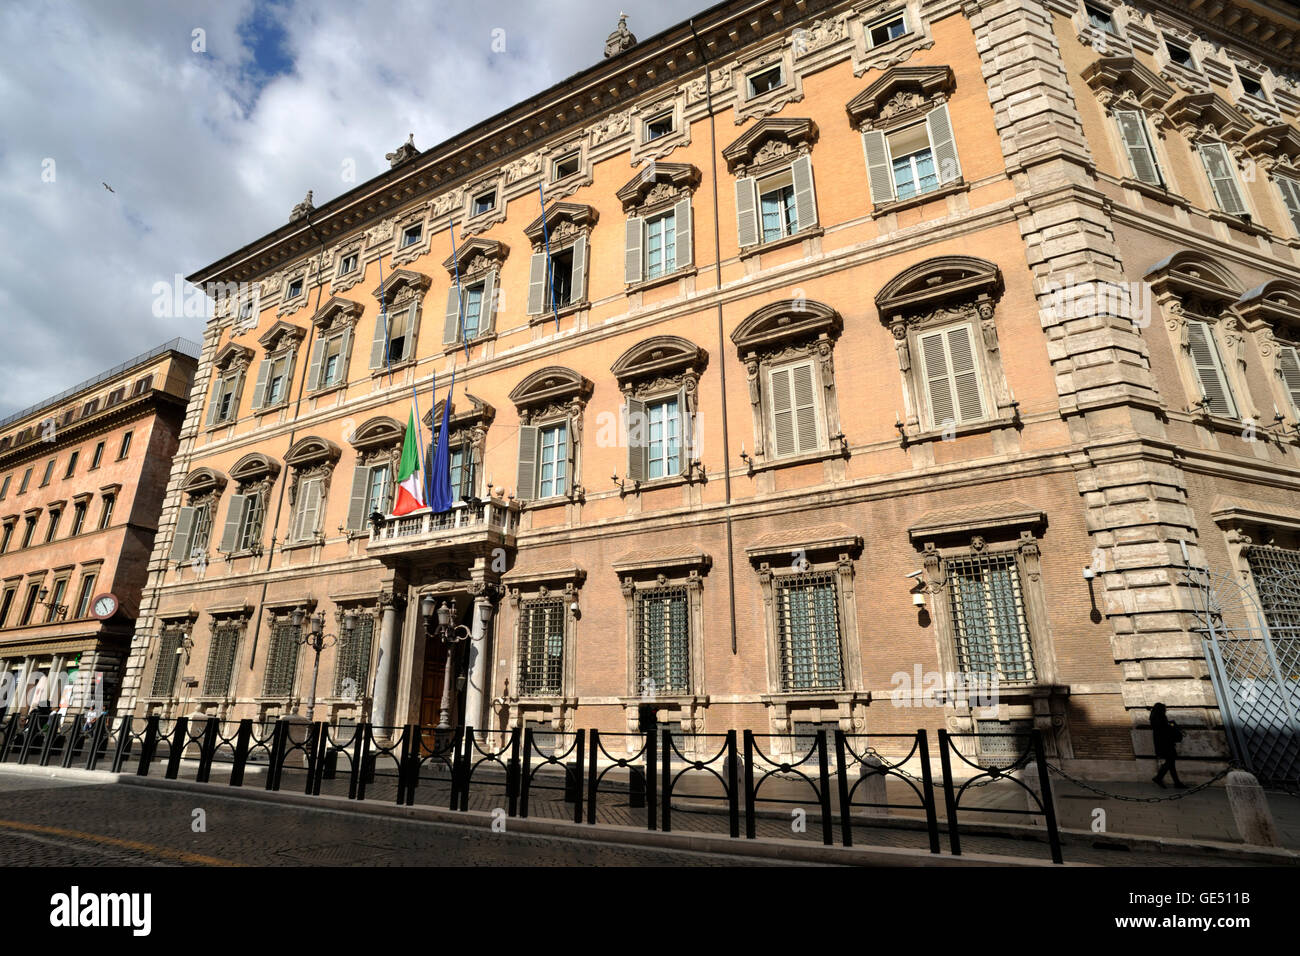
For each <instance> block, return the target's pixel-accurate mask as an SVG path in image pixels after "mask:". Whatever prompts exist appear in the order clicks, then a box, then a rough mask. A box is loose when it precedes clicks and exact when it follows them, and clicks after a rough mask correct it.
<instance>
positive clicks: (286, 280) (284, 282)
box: [275, 259, 313, 318]
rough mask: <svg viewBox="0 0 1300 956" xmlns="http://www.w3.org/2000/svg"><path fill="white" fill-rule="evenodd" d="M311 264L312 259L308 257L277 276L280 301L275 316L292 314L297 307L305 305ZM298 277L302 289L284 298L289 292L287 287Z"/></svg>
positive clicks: (310, 285) (310, 282) (308, 297)
mask: <svg viewBox="0 0 1300 956" xmlns="http://www.w3.org/2000/svg"><path fill="white" fill-rule="evenodd" d="M312 265H313V260H312V259H308V260H306V261H305V262H300V263H298V264H297V265H295V266H292V267H290V268H288V269H286V270H285V271H284V272H283V273H282V274H281V275H280V276H279V280H280V287H279V289H278V290H277V291H278V294H279V297H280V302H279V305H278V306H277V307H276V310H275V314H276V317H277V318H283V317H284V316H286V315H293V313H295V312H297V311H298V310H299V309H302V308H305V307H306V306H307V302H308V300H309V299H310V298H311V288H312V278H311V275H312ZM299 279H301V280H302V291H301V292H299V293H298V294H297V295H296V296H294V297H293V298H292V299H286V298H285V296H286V295H288V293H289V287H290V286H291V285H293V283H294V282H296V281H297V280H299Z"/></svg>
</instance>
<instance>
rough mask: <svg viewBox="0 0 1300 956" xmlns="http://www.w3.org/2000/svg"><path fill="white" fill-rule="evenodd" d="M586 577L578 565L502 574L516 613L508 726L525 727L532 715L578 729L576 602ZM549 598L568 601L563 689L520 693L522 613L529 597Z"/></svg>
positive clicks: (566, 729) (562, 727)
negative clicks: (551, 693) (532, 694)
mask: <svg viewBox="0 0 1300 956" xmlns="http://www.w3.org/2000/svg"><path fill="white" fill-rule="evenodd" d="M586 580H587V572H586V571H585V570H583V569H582V568H581V567H578V566H577V565H568V566H556V567H548V568H538V569H536V570H527V569H522V570H514V571H509V572H507V573H506V574H505V575H504V576H503V578H502V582H503V584H504V585H505V588H506V596H507V598H508V599H509V605H510V609H511V611H512V612H513V614H514V621H512V622H511V623H510V625H509V627H510V631H509V633H510V634H512V635H513V638H514V639H513V646H512V648H511V652H510V663H509V668H510V670H509V671H508V672H507V674H506V681H508V682H509V684H510V686H511V687H512V688H514V690H513V692H510V693H506V694H504V695H503V696H504V697H505V702H506V706H507V709H508V714H509V723H508V728H509V729H513V728H515V727H523V726H524V724H525V722H526V719H527V718H528V717H529V716H537V717H541V718H544V719H545V718H549V719H550V721H551V726H552V727H553V728H554V729H555V731H556V732H557V733H566V734H567V733H572V732H573V730H574V729H575V728H574V711H575V710H576V708H577V706H578V696H577V693H576V686H577V647H578V624H579V622H580V620H581V618H582V612H581V610H580V609H579V610H578V611H576V612H575V611H574V610H573V606H574V605H575V604H576V603H577V602H578V601H579V598H580V596H581V593H582V586H583V584H584V582H585V581H586ZM549 598H560V599H561V600H563V602H564V605H565V608H564V649H563V651H562V652H561V653H562V658H563V663H562V665H561V668H562V676H561V681H560V687H561V693H560V694H559V695H558V696H549V697H520V696H519V695H518V688H517V687H514V684H515V682H516V681H517V680H518V676H519V642H520V636H521V635H520V631H521V625H522V623H523V613H524V610H525V609H526V607H527V605H528V603H529V602H530V601H536V600H545V599H549Z"/></svg>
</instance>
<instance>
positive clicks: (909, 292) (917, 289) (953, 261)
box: [876, 256, 1003, 325]
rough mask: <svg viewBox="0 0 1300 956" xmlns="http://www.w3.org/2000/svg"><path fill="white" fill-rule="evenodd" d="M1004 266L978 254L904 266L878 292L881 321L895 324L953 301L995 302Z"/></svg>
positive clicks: (877, 298)
mask: <svg viewBox="0 0 1300 956" xmlns="http://www.w3.org/2000/svg"><path fill="white" fill-rule="evenodd" d="M1002 288H1003V285H1002V270H1001V269H999V268H998V267H997V265H996V264H995V263H992V262H989V261H988V260H987V259H979V258H976V257H975V256H939V257H936V258H934V259H926V260H925V261H924V262H918V263H917V264H916V265H914V266H911V267H909V268H907V269H904V270H903V271H902V272H900V273H899V274H898V275H896V276H894V278H892V279H890V280H889V281H888V282H886V283H885V285H884V286H883V287H882V288H881V290H880V292H878V293H877V294H876V309H877V310H878V311H879V312H880V321H881V322H883V323H885V324H886V325H892V324H894V323H895V322H897V321H899V320H905V319H907V318H909V317H911V316H915V315H918V314H922V313H928V312H932V311H934V310H935V309H938V308H942V307H944V306H948V305H951V304H953V303H961V302H967V303H976V304H979V303H981V302H984V303H988V304H990V305H991V304H992V303H993V302H994V301H995V300H996V299H997V298H998V297H999V296H1000V295H1001V294H1002Z"/></svg>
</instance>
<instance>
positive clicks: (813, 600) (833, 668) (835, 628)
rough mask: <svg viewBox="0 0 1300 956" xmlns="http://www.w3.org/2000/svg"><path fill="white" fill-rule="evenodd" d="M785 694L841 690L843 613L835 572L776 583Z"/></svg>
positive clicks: (782, 684) (803, 576) (821, 572)
mask: <svg viewBox="0 0 1300 956" xmlns="http://www.w3.org/2000/svg"><path fill="white" fill-rule="evenodd" d="M774 584H775V589H776V618H777V637H778V641H779V648H780V654H781V689H782V690H796V691H797V690H841V689H843V687H844V669H843V666H842V665H841V660H840V609H839V600H838V595H837V594H836V588H835V577H834V572H833V571H813V572H808V573H805V574H790V575H785V576H783V577H780V578H777V579H776V581H775V582H774Z"/></svg>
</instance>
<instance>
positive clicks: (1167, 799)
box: [1047, 762, 1241, 803]
mask: <svg viewBox="0 0 1300 956" xmlns="http://www.w3.org/2000/svg"><path fill="white" fill-rule="evenodd" d="M1047 769H1048V770H1050V771H1052V773H1054V774H1056V775H1057V776H1060V777H1064V778H1065V779H1066V780H1068V781H1070V783H1072V784H1074V785H1075V786H1076V787H1082V788H1083V789H1084V790H1087V791H1088V792H1089V793H1095V794H1096V795H1097V796H1099V797H1107V798H1109V799H1111V800H1122V801H1123V802H1125V803H1172V802H1173V801H1174V800H1182V799H1184V798H1185V797H1190V796H1191V795H1192V794H1194V793H1200V792H1201V791H1202V790H1205V789H1206V788H1208V787H1212V786H1214V784H1216V783H1218V782H1219V781H1220V780H1222V779H1223V778H1224V777H1226V776H1227V775H1228V774H1229V773H1231V772H1232V771H1233V770H1240V769H1241V768H1240V767H1238V766H1236V765H1235V764H1228V766H1227V767H1226V768H1225V769H1223V770H1221V771H1219V772H1218V773H1217V774H1215V775H1214V776H1213V777H1211V778H1210V779H1209V780H1207V781H1205V782H1204V783H1198V784H1197V785H1196V786H1194V787H1188V788H1187V789H1186V790H1179V791H1177V792H1175V793H1171V794H1167V795H1165V796H1159V797H1133V796H1129V795H1128V794H1123V793H1110V792H1109V791H1106V790H1103V789H1101V788H1100V787H1094V786H1093V785H1092V784H1090V783H1085V782H1084V781H1082V780H1080V779H1079V778H1078V777H1072V776H1071V775H1070V774H1068V773H1066V772H1065V771H1064V770H1062V769H1061V768H1060V767H1058V766H1056V765H1055V764H1053V763H1050V762H1049V763H1048V764H1047Z"/></svg>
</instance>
